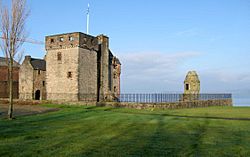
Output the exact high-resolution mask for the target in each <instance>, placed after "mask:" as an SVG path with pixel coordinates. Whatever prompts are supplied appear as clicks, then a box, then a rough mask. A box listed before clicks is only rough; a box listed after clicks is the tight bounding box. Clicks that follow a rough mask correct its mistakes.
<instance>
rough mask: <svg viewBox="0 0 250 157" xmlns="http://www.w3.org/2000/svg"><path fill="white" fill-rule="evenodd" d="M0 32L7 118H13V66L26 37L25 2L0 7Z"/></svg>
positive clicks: (26, 11) (19, 1) (20, 0)
mask: <svg viewBox="0 0 250 157" xmlns="http://www.w3.org/2000/svg"><path fill="white" fill-rule="evenodd" d="M0 4H1V0H0ZM0 6H1V7H0V31H1V32H2V38H3V40H2V41H1V43H0V46H1V49H2V51H3V52H4V55H5V57H6V63H7V64H8V74H9V76H8V81H9V110H8V118H9V119H12V118H13V64H14V57H15V56H16V55H17V54H18V53H19V52H20V51H19V49H20V47H21V46H22V44H23V43H24V41H25V39H26V37H27V35H26V33H25V21H26V19H27V17H28V15H29V11H28V10H27V8H26V0H12V5H11V9H9V8H8V7H3V6H2V5H0Z"/></svg>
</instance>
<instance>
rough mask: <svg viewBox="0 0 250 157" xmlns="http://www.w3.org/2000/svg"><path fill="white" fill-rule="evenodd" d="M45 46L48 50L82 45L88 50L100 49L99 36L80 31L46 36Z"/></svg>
mask: <svg viewBox="0 0 250 157" xmlns="http://www.w3.org/2000/svg"><path fill="white" fill-rule="evenodd" d="M45 43H46V44H45V45H46V46H45V48H46V51H48V50H57V49H67V48H74V47H80V48H84V49H88V50H94V51H98V50H99V44H98V38H97V37H94V36H91V35H87V34H83V33H80V32H75V33H66V34H58V35H52V36H46V38H45Z"/></svg>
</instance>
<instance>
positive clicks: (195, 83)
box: [184, 71, 200, 94]
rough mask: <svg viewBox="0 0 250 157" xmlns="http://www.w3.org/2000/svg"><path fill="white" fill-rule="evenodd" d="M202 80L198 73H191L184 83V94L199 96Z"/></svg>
mask: <svg viewBox="0 0 250 157" xmlns="http://www.w3.org/2000/svg"><path fill="white" fill-rule="evenodd" d="M199 93H200V80H199V77H198V75H197V73H196V71H189V72H188V73H187V76H186V79H185V81H184V94H199Z"/></svg>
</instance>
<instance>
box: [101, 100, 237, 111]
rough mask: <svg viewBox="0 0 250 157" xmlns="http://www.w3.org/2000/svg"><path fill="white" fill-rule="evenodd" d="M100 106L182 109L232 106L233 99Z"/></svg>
mask: <svg viewBox="0 0 250 157" xmlns="http://www.w3.org/2000/svg"><path fill="white" fill-rule="evenodd" d="M97 105H98V106H112V107H125V108H135V109H150V108H159V109H181V108H197V107H210V106H232V105H233V103H232V99H224V100H197V101H185V102H184V101H181V102H173V103H125V102H121V103H120V102H100V103H97Z"/></svg>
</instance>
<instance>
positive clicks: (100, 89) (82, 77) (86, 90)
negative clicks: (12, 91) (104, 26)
mask: <svg viewBox="0 0 250 157" xmlns="http://www.w3.org/2000/svg"><path fill="white" fill-rule="evenodd" d="M45 40H46V51H47V54H46V69H47V71H46V81H47V84H46V85H47V86H46V88H47V99H48V100H70V101H79V100H82V101H84V100H87V101H105V100H108V99H109V100H110V99H115V96H116V95H119V94H120V93H119V92H120V82H119V80H120V66H121V64H120V62H119V60H118V58H116V57H114V56H113V54H112V53H111V51H110V49H109V38H108V37H107V36H104V35H99V36H97V37H94V36H91V35H87V34H84V33H80V32H75V33H66V34H58V35H52V36H47V37H46V39H45ZM114 75H115V76H114Z"/></svg>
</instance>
